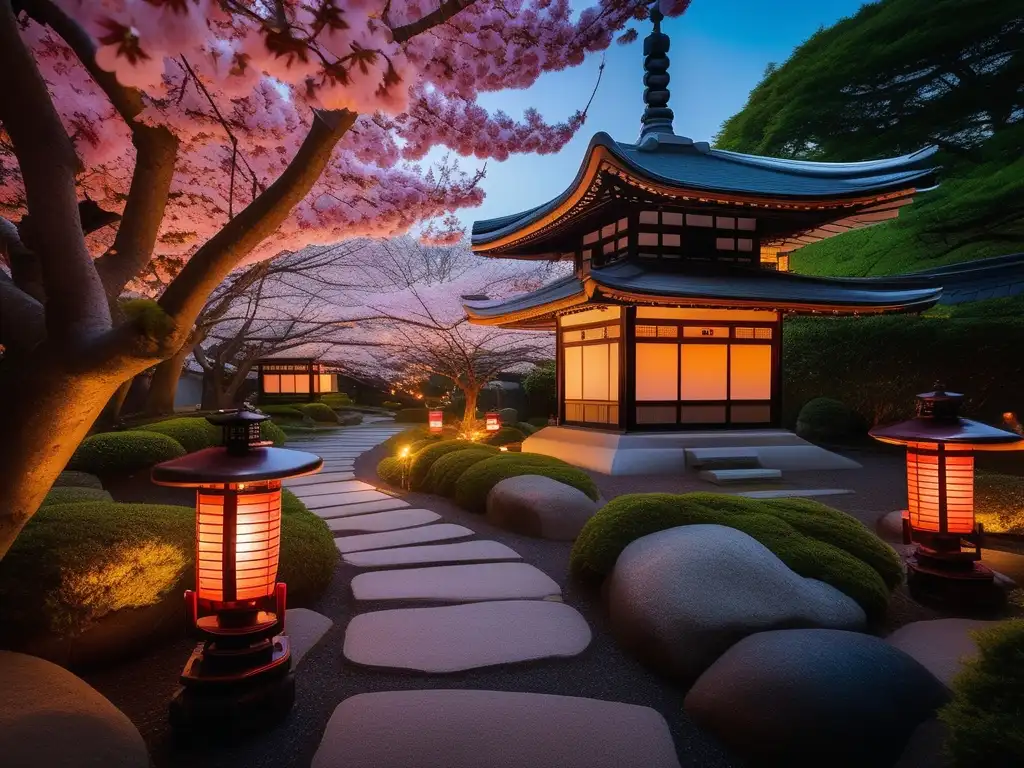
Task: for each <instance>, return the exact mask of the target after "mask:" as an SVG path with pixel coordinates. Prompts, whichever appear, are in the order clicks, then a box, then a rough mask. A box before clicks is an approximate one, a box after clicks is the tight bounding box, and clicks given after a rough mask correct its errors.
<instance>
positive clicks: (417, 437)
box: [381, 427, 457, 455]
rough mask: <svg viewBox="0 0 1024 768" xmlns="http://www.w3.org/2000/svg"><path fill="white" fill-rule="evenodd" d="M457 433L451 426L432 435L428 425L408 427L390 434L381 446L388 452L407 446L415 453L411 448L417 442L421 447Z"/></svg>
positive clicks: (448, 438)
mask: <svg viewBox="0 0 1024 768" xmlns="http://www.w3.org/2000/svg"><path fill="white" fill-rule="evenodd" d="M456 434H457V432H456V430H454V429H452V428H451V427H445V428H444V430H443V431H442V432H441V434H439V435H432V434H431V433H430V428H429V427H410V428H409V429H405V430H402V431H401V432H399V433H398V434H397V435H392V436H391V437H389V438H388V439H387V440H385V441H384V442H383V443H381V447H383V448H384V450H386V451H387V452H388V454H392V455H393V454H397V453H398V452H399V451H400V450H402V448H405V447H406V446H408V447H409V452H410V453H415V452H416V451H415V450H414V449H413V446H415V445H416V444H418V443H422V445H420V448H423V447H425V446H427V445H430V444H431V443H436V442H437V441H438V440H451V439H452V438H454V437H455V435H456Z"/></svg>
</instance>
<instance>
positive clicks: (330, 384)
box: [318, 373, 335, 392]
mask: <svg viewBox="0 0 1024 768" xmlns="http://www.w3.org/2000/svg"><path fill="white" fill-rule="evenodd" d="M318 376H319V379H320V389H319V390H318V391H320V392H334V391H335V387H334V374H333V373H321V374H318Z"/></svg>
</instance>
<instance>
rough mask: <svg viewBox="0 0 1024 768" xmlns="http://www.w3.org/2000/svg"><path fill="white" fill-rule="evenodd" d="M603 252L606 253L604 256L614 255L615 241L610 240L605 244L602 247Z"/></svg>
mask: <svg viewBox="0 0 1024 768" xmlns="http://www.w3.org/2000/svg"><path fill="white" fill-rule="evenodd" d="M601 252H602V253H604V254H609V253H614V252H615V241H614V240H609V241H608V242H607V243H605V244H604V245H603V246H601Z"/></svg>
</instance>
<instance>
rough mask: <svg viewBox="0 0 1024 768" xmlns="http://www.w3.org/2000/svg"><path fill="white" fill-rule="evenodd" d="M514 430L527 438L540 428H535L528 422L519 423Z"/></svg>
mask: <svg viewBox="0 0 1024 768" xmlns="http://www.w3.org/2000/svg"><path fill="white" fill-rule="evenodd" d="M516 429H518V430H519V431H520V432H522V433H523V434H524V435H526V436H527V437H529V436H530V435H532V434H533V433H534V432H536V431H537V430H538V429H540V427H535V426H534V425H533V424H531V423H530V422H528V421H520V422H518V423H516Z"/></svg>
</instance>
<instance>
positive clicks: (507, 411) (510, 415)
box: [498, 408, 519, 426]
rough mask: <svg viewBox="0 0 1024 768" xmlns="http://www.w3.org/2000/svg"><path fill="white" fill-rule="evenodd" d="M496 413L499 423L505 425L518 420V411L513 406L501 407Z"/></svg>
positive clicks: (510, 424)
mask: <svg viewBox="0 0 1024 768" xmlns="http://www.w3.org/2000/svg"><path fill="white" fill-rule="evenodd" d="M498 415H499V416H500V417H501V423H502V424H504V425H505V426H512V425H513V424H515V423H516V422H517V421H519V411H517V410H516V409H515V408H502V409H500V410H499V411H498Z"/></svg>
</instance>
